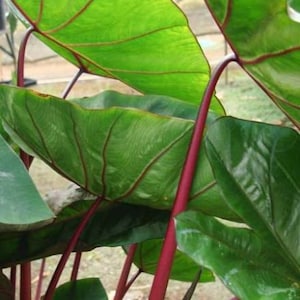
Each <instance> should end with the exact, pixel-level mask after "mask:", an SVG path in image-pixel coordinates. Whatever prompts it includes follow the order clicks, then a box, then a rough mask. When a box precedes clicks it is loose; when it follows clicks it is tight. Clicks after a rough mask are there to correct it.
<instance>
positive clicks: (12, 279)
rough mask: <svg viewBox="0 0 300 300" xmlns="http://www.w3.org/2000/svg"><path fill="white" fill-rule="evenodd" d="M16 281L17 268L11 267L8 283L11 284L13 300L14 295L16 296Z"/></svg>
mask: <svg viewBox="0 0 300 300" xmlns="http://www.w3.org/2000/svg"><path fill="white" fill-rule="evenodd" d="M16 279H17V267H16V266H14V267H11V268H10V283H11V286H12V288H13V291H14V299H15V296H16V295H15V294H16Z"/></svg>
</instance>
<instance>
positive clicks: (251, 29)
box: [206, 0, 300, 127]
mask: <svg viewBox="0 0 300 300" xmlns="http://www.w3.org/2000/svg"><path fill="white" fill-rule="evenodd" d="M287 2H289V1H287V0H273V1H261V0H253V1H248V0H239V1H231V0H206V3H207V4H208V7H209V8H210V10H211V12H212V13H213V15H214V17H215V19H216V21H217V23H218V25H219V27H220V29H221V30H222V32H223V33H224V34H225V37H226V39H227V40H228V41H229V42H230V45H231V46H232V48H233V50H234V52H236V53H237V55H238V57H239V62H240V63H241V64H242V65H243V67H244V68H245V69H246V70H247V72H249V73H250V74H251V76H253V78H254V79H255V80H256V81H258V82H259V84H260V85H261V86H262V88H263V89H264V90H266V91H267V93H268V94H269V95H270V96H271V98H272V100H273V101H274V102H275V103H276V104H277V105H278V106H279V107H280V108H281V109H282V110H283V111H284V112H285V113H286V114H287V115H288V117H289V118H290V119H291V120H292V121H293V122H294V123H295V124H296V125H297V126H298V127H300V85H299V77H300V68H299V66H300V42H299V38H298V37H299V35H300V24H299V23H297V22H295V21H293V20H292V19H290V17H289V15H288V12H287ZM293 2H296V1H293ZM294 4H295V3H294Z"/></svg>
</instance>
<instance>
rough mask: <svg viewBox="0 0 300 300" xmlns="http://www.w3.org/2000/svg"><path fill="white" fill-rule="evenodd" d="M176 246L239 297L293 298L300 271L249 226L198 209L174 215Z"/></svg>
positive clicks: (299, 289)
mask: <svg viewBox="0 0 300 300" xmlns="http://www.w3.org/2000/svg"><path fill="white" fill-rule="evenodd" d="M176 230H177V241H178V245H179V249H180V250H182V251H183V252H184V253H186V254H188V255H189V256H190V257H191V258H192V259H193V260H194V261H195V262H197V263H198V264H199V265H202V266H205V267H207V268H209V269H211V270H213V271H214V272H215V273H216V274H217V275H218V276H219V277H220V279H221V280H222V281H223V283H224V284H225V285H226V286H227V287H228V288H229V289H230V290H231V291H232V292H233V293H234V294H235V295H237V296H238V297H239V298H240V299H243V300H252V299H265V300H267V299H268V300H283V299H290V300H296V299H299V297H300V285H299V283H300V274H299V273H298V274H297V273H295V272H294V270H293V269H292V268H290V266H289V265H288V263H287V262H286V261H285V260H284V259H283V258H282V256H281V254H280V250H279V247H278V248H273V247H272V246H271V245H270V244H269V243H268V242H267V241H266V240H264V239H263V238H261V237H260V236H259V234H256V233H255V232H253V231H252V230H250V229H245V228H232V227H227V226H226V225H224V224H222V223H220V222H218V221H217V220H216V219H214V218H213V217H208V216H206V215H204V214H201V213H200V212H185V213H183V214H181V215H179V216H177V217H176Z"/></svg>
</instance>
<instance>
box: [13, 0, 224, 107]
mask: <svg viewBox="0 0 300 300" xmlns="http://www.w3.org/2000/svg"><path fill="white" fill-rule="evenodd" d="M10 2H11V3H13V4H14V5H15V6H16V7H17V8H19V10H20V11H21V12H22V14H23V16H24V17H25V18H26V19H27V21H28V22H29V23H30V24H31V26H33V27H34V29H35V31H36V35H37V37H38V38H40V39H41V40H42V41H43V42H44V43H45V44H47V45H48V46H49V47H51V48H52V49H53V50H54V51H56V52H57V53H58V54H59V55H61V56H63V57H65V58H66V59H67V60H69V61H70V62H72V63H73V64H75V65H76V66H78V67H79V68H81V69H82V70H83V71H85V72H89V73H93V74H97V75H100V76H106V77H112V78H116V79H119V80H121V81H123V82H125V83H126V84H128V85H130V86H132V87H134V88H135V89H137V90H139V91H141V92H142V93H145V94H158V95H167V96H173V97H176V98H179V99H182V100H186V101H190V102H194V103H200V101H201V98H202V95H203V91H204V88H205V86H206V84H207V82H208V79H209V66H208V63H207V61H206V59H205V57H204V55H203V54H202V51H201V50H200V47H199V44H198V42H197V40H196V38H195V37H194V36H193V34H192V32H191V30H190V28H189V26H188V22H187V19H186V17H185V16H184V14H183V13H182V12H181V11H180V9H179V8H178V7H177V6H176V5H175V4H174V3H173V2H172V1H170V0H143V1H135V0H130V1H120V0H112V1H105V2H103V1H91V0H77V1H72V2H70V1H69V0H61V1H59V3H57V2H52V1H26V0H12V1H10ZM216 106H218V107H219V108H221V107H220V105H219V104H218V103H217V105H216Z"/></svg>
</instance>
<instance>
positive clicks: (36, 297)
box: [35, 258, 46, 300]
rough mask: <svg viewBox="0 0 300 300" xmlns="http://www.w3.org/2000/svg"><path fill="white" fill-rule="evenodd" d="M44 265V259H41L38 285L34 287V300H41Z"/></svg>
mask: <svg viewBox="0 0 300 300" xmlns="http://www.w3.org/2000/svg"><path fill="white" fill-rule="evenodd" d="M45 265H46V258H43V259H42V262H41V267H40V271H39V278H38V283H37V287H36V293H35V300H39V299H41V293H42V285H43V279H44V271H45Z"/></svg>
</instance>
